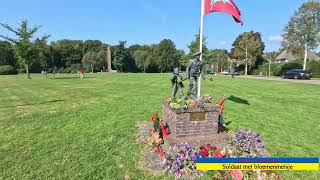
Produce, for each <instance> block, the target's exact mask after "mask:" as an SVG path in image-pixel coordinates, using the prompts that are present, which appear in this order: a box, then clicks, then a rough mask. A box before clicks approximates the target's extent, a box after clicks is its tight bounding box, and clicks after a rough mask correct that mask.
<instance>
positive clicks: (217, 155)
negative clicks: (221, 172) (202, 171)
mask: <svg viewBox="0 0 320 180" xmlns="http://www.w3.org/2000/svg"><path fill="white" fill-rule="evenodd" d="M214 155H215V156H216V157H217V158H222V157H223V155H222V153H221V151H216V152H215V153H214Z"/></svg>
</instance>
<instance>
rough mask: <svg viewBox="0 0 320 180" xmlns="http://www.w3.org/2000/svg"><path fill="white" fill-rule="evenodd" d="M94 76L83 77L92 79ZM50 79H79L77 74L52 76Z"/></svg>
mask: <svg viewBox="0 0 320 180" xmlns="http://www.w3.org/2000/svg"><path fill="white" fill-rule="evenodd" d="M93 78H96V77H84V78H83V79H93ZM50 79H80V78H79V77H78V76H71V77H52V78H50Z"/></svg>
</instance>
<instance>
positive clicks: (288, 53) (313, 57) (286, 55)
mask: <svg viewBox="0 0 320 180" xmlns="http://www.w3.org/2000/svg"><path fill="white" fill-rule="evenodd" d="M283 59H285V60H288V61H294V60H297V59H303V55H302V56H301V55H298V54H293V53H292V52H291V51H288V50H284V51H282V52H281V54H280V55H279V56H278V57H277V58H276V60H283ZM307 59H309V60H311V61H320V57H319V56H318V55H317V54H316V53H315V52H312V51H309V52H308V57H307Z"/></svg>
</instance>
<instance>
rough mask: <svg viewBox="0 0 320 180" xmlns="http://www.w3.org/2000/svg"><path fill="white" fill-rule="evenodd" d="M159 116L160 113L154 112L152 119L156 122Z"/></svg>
mask: <svg viewBox="0 0 320 180" xmlns="http://www.w3.org/2000/svg"><path fill="white" fill-rule="evenodd" d="M157 117H158V113H153V114H152V115H151V121H152V122H154V121H155V120H156V119H157Z"/></svg>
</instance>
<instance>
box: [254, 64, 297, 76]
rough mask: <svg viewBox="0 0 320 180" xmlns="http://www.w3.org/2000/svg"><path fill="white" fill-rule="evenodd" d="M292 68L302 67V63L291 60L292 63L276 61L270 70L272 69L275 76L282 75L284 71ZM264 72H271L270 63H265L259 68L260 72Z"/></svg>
mask: <svg viewBox="0 0 320 180" xmlns="http://www.w3.org/2000/svg"><path fill="white" fill-rule="evenodd" d="M291 69H302V65H301V64H300V63H297V62H291V63H275V64H271V67H270V70H271V75H273V76H280V75H281V74H283V73H284V72H286V71H288V70H291ZM260 72H262V73H263V74H265V73H268V72H269V64H263V65H262V66H260V67H259V69H258V72H256V73H258V74H260Z"/></svg>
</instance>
